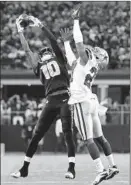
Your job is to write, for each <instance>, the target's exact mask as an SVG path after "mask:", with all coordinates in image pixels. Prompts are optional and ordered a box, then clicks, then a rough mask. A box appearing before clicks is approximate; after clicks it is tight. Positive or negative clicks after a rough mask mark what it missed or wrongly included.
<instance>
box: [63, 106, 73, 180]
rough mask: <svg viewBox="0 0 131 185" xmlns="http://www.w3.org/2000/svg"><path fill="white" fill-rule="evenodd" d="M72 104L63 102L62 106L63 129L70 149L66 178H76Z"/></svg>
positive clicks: (68, 149)
mask: <svg viewBox="0 0 131 185" xmlns="http://www.w3.org/2000/svg"><path fill="white" fill-rule="evenodd" d="M70 108H71V106H70V105H68V104H67V103H65V104H63V106H62V107H61V112H60V116H61V121H62V129H63V133H64V138H65V141H66V145H67V151H68V160H69V168H68V170H67V173H66V174H65V177H66V178H70V179H74V178H75V142H74V139H73V133H72V127H73V123H72V112H71V109H70Z"/></svg>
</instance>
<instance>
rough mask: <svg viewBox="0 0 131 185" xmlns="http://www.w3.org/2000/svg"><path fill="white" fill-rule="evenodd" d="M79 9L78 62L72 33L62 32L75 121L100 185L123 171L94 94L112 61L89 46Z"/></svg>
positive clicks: (76, 28) (75, 32)
mask: <svg viewBox="0 0 131 185" xmlns="http://www.w3.org/2000/svg"><path fill="white" fill-rule="evenodd" d="M79 9H80V7H79V6H78V8H76V9H75V10H74V13H73V14H72V17H73V19H74V25H73V37H74V41H75V45H76V49H77V52H78V55H79V57H78V59H77V58H76V57H75V55H74V53H73V51H72V49H71V46H70V32H69V30H68V29H65V30H64V31H63V30H62V31H61V35H62V38H63V40H64V46H65V52H66V57H67V60H68V63H69V65H70V66H72V78H71V79H72V80H71V83H70V91H71V97H70V99H69V104H71V105H73V108H74V121H75V125H76V126H77V128H78V130H79V132H80V134H81V137H82V139H83V141H85V142H86V144H87V147H88V151H89V153H90V155H91V157H92V159H93V161H94V163H95V166H96V171H97V172H98V174H97V176H96V178H95V180H94V182H93V185H97V184H99V183H100V182H101V181H103V180H105V179H110V178H112V177H113V176H114V175H115V174H117V173H118V172H119V171H118V169H117V167H116V165H115V162H114V158H113V155H112V150H111V146H110V144H109V142H108V141H107V139H106V138H105V137H104V135H103V131H102V127H101V123H100V119H99V111H98V108H99V103H98V99H97V96H96V95H95V94H93V93H92V89H91V86H92V83H93V80H94V78H95V76H96V74H97V73H98V71H99V70H101V69H104V68H105V67H106V66H107V65H108V61H109V57H108V54H107V52H106V51H105V50H104V49H102V48H99V47H91V46H85V45H84V44H83V36H82V33H81V30H80V26H79V15H78V14H79ZM94 138H95V139H96V140H97V142H98V143H99V144H100V146H101V147H102V149H103V151H104V154H105V156H106V157H107V160H108V162H109V165H110V168H109V171H106V170H105V169H104V166H103V164H102V161H101V159H100V152H99V149H98V147H97V145H96V143H95V142H94Z"/></svg>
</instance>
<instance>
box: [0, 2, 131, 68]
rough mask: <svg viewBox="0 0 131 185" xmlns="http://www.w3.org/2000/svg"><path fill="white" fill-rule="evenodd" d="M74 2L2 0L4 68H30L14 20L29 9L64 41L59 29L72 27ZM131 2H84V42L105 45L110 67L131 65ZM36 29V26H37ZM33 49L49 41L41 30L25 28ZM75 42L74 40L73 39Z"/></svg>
mask: <svg viewBox="0 0 131 185" xmlns="http://www.w3.org/2000/svg"><path fill="white" fill-rule="evenodd" d="M74 3H75V2H40V1H36V2H30V1H29V2H26V1H25V2H24V1H23V2H18V1H17V2H1V15H2V16H1V61H2V67H3V68H4V69H10V68H13V69H14V68H15V69H17V68H23V69H28V68H29V65H28V64H27V62H26V57H25V53H24V51H23V50H22V47H21V44H20V41H19V36H18V33H17V30H16V25H15V20H16V18H17V17H18V16H19V15H20V14H22V13H27V14H31V15H33V16H36V17H38V18H39V19H40V20H42V21H43V22H44V23H45V24H47V25H48V27H49V28H50V29H51V30H52V31H53V32H54V33H55V35H56V37H57V38H58V42H59V43H60V45H61V44H62V43H61V40H60V34H59V30H60V28H61V27H65V26H66V27H71V26H72V21H71V19H70V17H71V10H72V7H73V5H74ZM129 4H130V2H128V1H125V2H110V1H108V2H83V10H82V14H81V29H82V32H83V35H84V42H85V44H91V45H98V46H100V47H104V48H105V49H106V50H107V51H108V53H109V57H110V64H109V68H111V69H119V68H129V65H130V64H129V63H130V54H129V53H130V44H129V38H130V26H129V25H130V5H129ZM34 29H36V28H34ZM26 36H27V38H28V39H29V44H30V46H31V48H32V50H33V51H36V50H38V49H39V48H41V47H43V46H45V45H46V44H47V41H46V40H45V38H44V35H43V34H41V32H40V31H36V30H35V31H33V29H31V28H28V29H26ZM72 46H74V44H73V43H72Z"/></svg>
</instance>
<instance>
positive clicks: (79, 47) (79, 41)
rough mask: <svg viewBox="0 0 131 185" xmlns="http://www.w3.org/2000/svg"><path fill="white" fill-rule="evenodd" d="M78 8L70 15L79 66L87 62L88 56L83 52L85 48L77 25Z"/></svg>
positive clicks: (78, 6)
mask: <svg viewBox="0 0 131 185" xmlns="http://www.w3.org/2000/svg"><path fill="white" fill-rule="evenodd" d="M80 7H81V4H79V5H77V6H76V7H75V9H74V10H73V13H72V18H73V19H74V25H73V37H74V41H75V44H76V48H77V51H78V54H79V57H80V59H81V60H80V63H81V65H86V63H87V62H88V56H87V55H86V52H85V46H84V43H83V35H82V33H81V30H80V25H79V13H80Z"/></svg>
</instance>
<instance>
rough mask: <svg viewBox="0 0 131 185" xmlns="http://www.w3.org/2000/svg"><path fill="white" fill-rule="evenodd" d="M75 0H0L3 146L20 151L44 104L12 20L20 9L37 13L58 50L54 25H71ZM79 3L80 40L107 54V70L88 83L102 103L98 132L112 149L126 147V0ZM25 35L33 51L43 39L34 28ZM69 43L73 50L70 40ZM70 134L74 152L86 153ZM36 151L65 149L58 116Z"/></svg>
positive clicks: (128, 98)
mask: <svg viewBox="0 0 131 185" xmlns="http://www.w3.org/2000/svg"><path fill="white" fill-rule="evenodd" d="M75 3H76V2H63V1H62V2H39V1H36V2H26V1H25V2H17V1H15V2H8V1H7V2H0V4H1V6H0V7H1V86H0V93H1V96H0V101H1V143H2V145H1V146H5V151H25V149H26V147H27V144H28V142H29V141H30V138H31V135H32V132H33V128H34V126H35V124H36V123H37V120H38V117H39V114H40V112H41V110H42V107H43V104H44V103H45V97H44V87H43V86H42V85H41V83H40V80H39V79H37V78H36V77H35V75H34V74H33V71H32V70H31V67H30V65H29V64H28V61H27V59H26V56H25V52H24V51H23V49H22V47H21V44H20V40H19V36H18V33H17V29H16V25H15V20H16V18H17V17H18V16H19V15H20V14H22V13H27V14H31V15H33V16H36V17H38V18H39V19H40V20H41V21H43V22H44V23H45V24H47V26H48V27H49V28H50V29H51V30H52V32H53V33H54V34H55V36H56V38H57V40H58V43H59V44H60V46H61V48H62V49H63V43H62V42H61V39H60V34H59V30H60V28H61V27H65V26H66V27H72V25H73V21H72V20H71V19H70V17H71V10H72V8H73V5H74V4H75ZM82 6H83V8H82V12H81V19H80V23H81V30H82V33H83V36H84V43H85V44H89V45H93V46H100V47H103V48H104V49H106V50H107V52H108V54H109V58H110V62H109V66H108V70H106V71H103V72H100V74H99V75H98V76H97V78H96V80H95V82H94V85H93V92H94V93H96V94H97V95H98V98H99V101H100V104H101V105H104V106H106V107H107V108H108V110H107V113H106V115H104V116H103V115H100V119H101V122H102V125H103V131H104V133H105V136H106V137H107V138H108V139H109V141H110V143H111V145H112V149H113V151H114V152H121V153H123V152H129V151H130V148H129V142H130V137H129V135H130V133H129V132H130V131H129V130H130V129H129V124H130V85H129V84H130V70H129V69H130V54H129V53H130V2H129V1H124V2H118V1H117V2H112V1H111V2H110V1H108V2H83V5H82ZM25 35H26V37H27V40H28V42H29V45H30V47H31V49H32V51H34V52H38V51H39V50H40V48H42V47H44V46H46V45H47V44H48V41H47V38H45V37H44V34H43V33H42V32H41V31H40V30H39V29H37V28H27V29H26V30H25ZM72 47H73V48H74V52H76V51H75V47H74V42H72ZM76 55H77V53H76ZM69 74H70V69H69ZM74 137H75V141H76V150H77V152H78V153H86V152H87V151H86V148H85V147H84V144H83V143H82V141H81V137H80V135H79V133H78V132H77V129H76V128H75V126H74ZM41 151H53V152H65V151H66V149H65V143H64V139H63V134H62V130H61V121H60V119H59V117H58V119H57V120H56V121H55V122H54V124H52V127H51V129H50V130H49V131H48V133H47V134H46V136H45V138H44V139H42V141H41V142H40V143H39V148H38V152H41Z"/></svg>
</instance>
